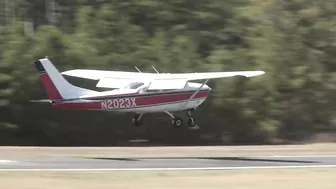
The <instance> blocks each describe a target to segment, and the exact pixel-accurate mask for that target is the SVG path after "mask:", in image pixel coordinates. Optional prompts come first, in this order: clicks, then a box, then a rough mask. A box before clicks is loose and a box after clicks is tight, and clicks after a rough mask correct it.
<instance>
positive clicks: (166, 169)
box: [0, 165, 336, 172]
mask: <svg viewBox="0 0 336 189" xmlns="http://www.w3.org/2000/svg"><path fill="white" fill-rule="evenodd" d="M292 168H295V169H296V168H336V165H302V166H251V167H195V168H121V169H104V168H102V169H99V168H97V169H0V172H6V171H19V172H21V171H182V170H186V171H188V170H239V169H292Z"/></svg>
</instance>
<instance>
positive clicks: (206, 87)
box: [202, 85, 211, 91]
mask: <svg viewBox="0 0 336 189" xmlns="http://www.w3.org/2000/svg"><path fill="white" fill-rule="evenodd" d="M202 88H203V89H206V90H209V91H211V88H210V87H209V86H208V85H203V87H202Z"/></svg>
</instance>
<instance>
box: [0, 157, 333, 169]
mask: <svg viewBox="0 0 336 189" xmlns="http://www.w3.org/2000/svg"><path fill="white" fill-rule="evenodd" d="M299 167H336V156H335V155H331V156H310V157H308V156H307V157H305V156H301V157H300V156H296V157H295V156H293V157H272V156H271V157H254V158H253V157H250V158H240V157H200V158H134V159H133V158H104V157H94V158H84V157H83V158H72V157H35V158H16V159H0V171H32V170H192V169H208V170H209V169H248V168H299Z"/></svg>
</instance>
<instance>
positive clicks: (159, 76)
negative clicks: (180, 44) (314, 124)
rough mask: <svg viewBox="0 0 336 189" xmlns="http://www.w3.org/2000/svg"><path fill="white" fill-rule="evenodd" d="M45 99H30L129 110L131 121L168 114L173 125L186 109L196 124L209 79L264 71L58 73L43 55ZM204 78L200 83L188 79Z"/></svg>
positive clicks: (57, 104)
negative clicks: (89, 84)
mask: <svg viewBox="0 0 336 189" xmlns="http://www.w3.org/2000/svg"><path fill="white" fill-rule="evenodd" d="M35 66H36V69H37V70H38V72H39V74H40V80H41V81H42V83H43V85H44V87H45V90H46V93H47V96H48V98H49V99H44V100H33V101H31V102H47V103H51V104H52V107H53V108H64V109H73V110H98V111H115V112H132V113H134V117H133V119H132V123H133V125H135V126H140V125H141V124H142V116H143V115H144V114H146V113H153V112H162V113H166V114H167V115H169V116H170V117H171V119H172V125H173V126H174V127H176V128H177V127H180V126H181V125H182V119H181V118H180V117H178V116H175V115H174V112H178V111H180V112H181V111H186V112H188V116H189V118H188V121H187V122H188V125H189V127H190V128H193V127H195V126H196V123H195V120H194V118H193V117H192V111H194V110H195V109H196V108H197V107H198V106H200V105H201V104H202V103H203V102H204V100H205V99H206V98H207V97H208V94H209V92H210V91H211V88H210V87H209V86H207V85H206V83H207V82H208V81H209V80H210V79H215V78H225V77H233V76H245V77H254V76H260V75H263V74H264V73H265V72H264V71H237V72H203V73H173V74H171V73H159V72H158V71H157V70H156V69H155V68H154V67H153V69H154V70H155V71H156V73H142V72H141V71H140V70H139V69H137V68H136V67H135V68H136V69H137V70H138V72H124V71H105V70H89V69H74V70H68V71H64V72H62V73H60V72H59V71H58V70H57V68H56V67H55V66H54V65H53V63H52V62H51V61H50V60H49V59H48V58H47V57H46V58H42V59H39V60H37V61H36V62H35ZM63 75H67V76H72V77H78V78H85V79H90V80H97V81H98V83H97V84H96V87H98V88H99V87H102V88H109V89H111V90H107V91H94V90H90V89H85V88H81V87H77V86H74V85H72V84H70V83H69V82H68V81H67V80H66V79H65V78H64V77H63ZM193 80H205V81H204V82H203V83H193V82H189V81H193Z"/></svg>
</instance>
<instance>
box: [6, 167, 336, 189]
mask: <svg viewBox="0 0 336 189" xmlns="http://www.w3.org/2000/svg"><path fill="white" fill-rule="evenodd" d="M335 178H336V168H302V169H267V170H260V169H255V170H223V171H118V172H116V171H113V172H108V171H107V172H105V171H104V172H53V171H42V172H0V183H1V185H0V188H11V189H16V188H20V189H31V188H34V189H44V188H48V189H59V188H62V189H92V188H99V189H105V188H106V189H111V188H125V189H126V188H146V189H151V188H153V189H161V188H162V189H171V188H184V189H185V188H192V189H208V188H211V189H223V188H225V189H231V188H234V189H245V188H249V189H269V188H272V189H283V188H295V189H316V188H323V189H334V188H335V185H336V181H335Z"/></svg>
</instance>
